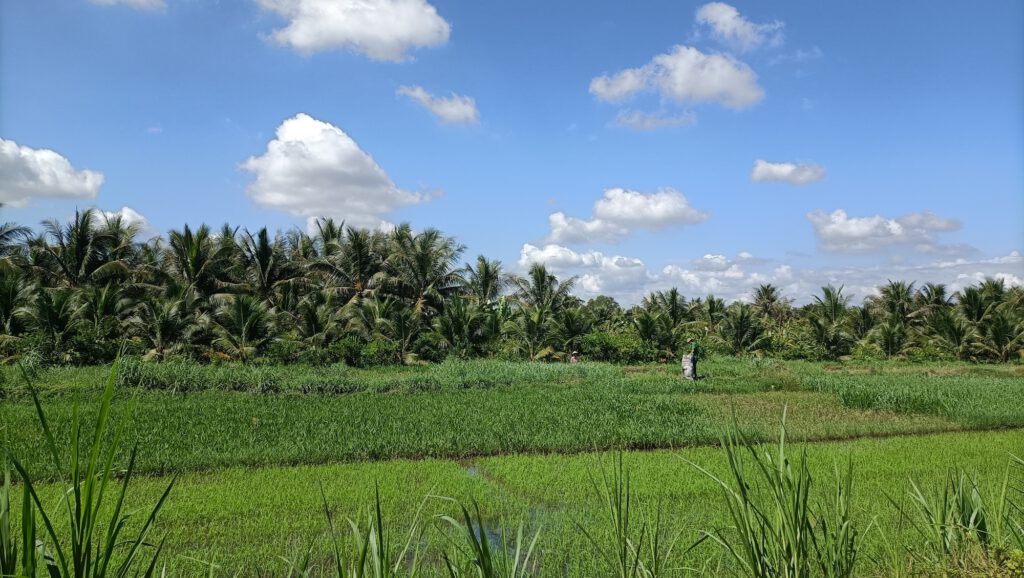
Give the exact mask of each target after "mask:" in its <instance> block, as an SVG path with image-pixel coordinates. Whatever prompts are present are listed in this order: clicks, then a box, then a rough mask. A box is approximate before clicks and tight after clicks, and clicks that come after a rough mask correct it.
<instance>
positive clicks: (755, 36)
mask: <svg viewBox="0 0 1024 578" xmlns="http://www.w3.org/2000/svg"><path fill="white" fill-rule="evenodd" d="M697 23H698V24H700V25H703V26H706V27H708V28H709V29H710V30H711V34H712V36H714V37H715V38H716V39H718V40H719V41H721V42H723V43H725V44H726V45H728V46H729V47H731V48H732V49H734V50H738V51H740V52H746V51H748V50H753V49H755V48H758V47H761V46H765V45H769V46H777V45H779V44H782V41H783V35H782V29H783V28H784V27H785V25H784V24H783V23H782V22H779V21H775V22H768V23H765V24H755V23H753V22H751V21H749V20H747V19H746V18H744V17H743V16H742V15H741V14H740V13H739V11H738V10H736V8H734V7H732V6H730V5H729V4H726V3H724V2H711V3H708V4H704V5H703V6H701V7H700V8H698V9H697Z"/></svg>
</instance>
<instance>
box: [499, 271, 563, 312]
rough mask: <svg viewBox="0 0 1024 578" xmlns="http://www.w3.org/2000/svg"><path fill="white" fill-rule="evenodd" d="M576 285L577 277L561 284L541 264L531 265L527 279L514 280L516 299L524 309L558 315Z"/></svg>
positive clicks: (518, 278)
mask: <svg viewBox="0 0 1024 578" xmlns="http://www.w3.org/2000/svg"><path fill="white" fill-rule="evenodd" d="M575 284H576V278H575V277H570V278H569V279H566V280H565V281H561V282H560V281H559V280H558V278H557V277H555V276H554V275H552V274H551V273H548V269H547V267H545V266H544V265H542V264H540V263H534V264H533V265H531V266H530V270H529V272H528V273H527V274H526V277H515V278H513V279H512V285H513V287H515V294H514V296H515V299H516V300H517V301H518V302H519V303H520V304H521V305H522V306H523V307H524V308H532V309H539V310H543V311H545V312H547V313H557V312H558V311H560V310H561V309H562V306H563V305H564V303H565V302H566V301H567V300H568V299H569V297H570V296H571V291H572V288H573V286H574V285H575ZM543 317H544V318H545V319H546V318H547V317H548V316H547V315H546V314H545V315H544V316H543Z"/></svg>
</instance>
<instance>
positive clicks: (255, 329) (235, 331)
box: [209, 295, 274, 363]
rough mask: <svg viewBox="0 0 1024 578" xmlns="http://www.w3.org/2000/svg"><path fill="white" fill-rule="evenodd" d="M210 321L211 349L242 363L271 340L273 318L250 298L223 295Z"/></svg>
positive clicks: (259, 302)
mask: <svg viewBox="0 0 1024 578" xmlns="http://www.w3.org/2000/svg"><path fill="white" fill-rule="evenodd" d="M219 301H220V305H218V306H217V308H216V309H215V310H214V313H213V315H212V316H211V317H210V321H209V323H210V327H211V328H212V330H213V334H214V336H215V338H214V340H213V346H214V347H215V348H217V349H219V350H220V351H222V352H223V353H225V354H226V355H228V356H229V357H231V358H232V359H237V360H239V361H241V362H242V363H246V362H248V361H250V360H251V359H252V358H253V357H255V356H256V355H257V354H258V353H259V351H260V349H262V348H263V346H264V345H266V344H267V343H268V342H269V341H270V340H271V339H272V337H273V335H274V334H273V327H272V320H273V316H272V315H271V313H270V310H269V309H267V306H266V305H264V304H263V302H262V301H260V299H259V298H257V297H255V296H253V295H225V296H222V297H221V298H219Z"/></svg>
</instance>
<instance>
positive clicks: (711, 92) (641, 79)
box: [590, 45, 764, 109]
mask: <svg viewBox="0 0 1024 578" xmlns="http://www.w3.org/2000/svg"><path fill="white" fill-rule="evenodd" d="M643 91H655V92H657V93H658V94H659V95H661V97H662V98H666V99H670V100H674V101H677V102H689V103H703V102H717V103H719V104H721V105H722V106H726V107H728V108H734V109H741V108H747V107H749V106H753V105H754V104H757V103H758V102H760V100H761V99H762V98H763V97H764V90H762V89H761V87H760V86H759V85H758V84H757V74H755V73H754V71H753V70H752V69H751V68H750V67H749V66H747V65H746V64H744V63H743V62H740V61H739V60H736V59H735V58H733V57H732V56H730V55H728V54H705V53H703V52H701V51H700V50H697V49H696V48H693V47H691V46H681V45H677V46H675V47H673V48H672V50H671V51H670V52H667V53H665V54H659V55H657V56H655V57H654V58H653V59H651V61H650V62H649V63H647V64H645V65H643V66H642V67H640V68H628V69H626V70H623V71H621V72H618V73H616V74H613V75H611V76H607V75H605V76H599V77H596V78H594V79H593V80H591V81H590V93H591V94H593V95H594V96H596V97H597V98H599V99H601V100H604V101H608V102H619V101H622V100H625V99H626V98H628V97H630V96H632V95H634V94H636V93H638V92H643Z"/></svg>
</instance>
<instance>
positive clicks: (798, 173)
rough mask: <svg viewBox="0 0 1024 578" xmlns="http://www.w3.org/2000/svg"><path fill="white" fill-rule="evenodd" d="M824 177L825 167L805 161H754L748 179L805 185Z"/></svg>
mask: <svg viewBox="0 0 1024 578" xmlns="http://www.w3.org/2000/svg"><path fill="white" fill-rule="evenodd" d="M823 178H825V167H823V166H821V165H814V164H807V163H770V162H768V161H764V160H761V159H757V160H755V161H754V168H753V170H751V171H750V180H752V181H757V182H768V181H781V182H784V183H789V184H791V185H797V186H801V185H807V184H810V183H813V182H816V181H820V180H821V179H823Z"/></svg>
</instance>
